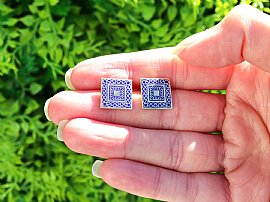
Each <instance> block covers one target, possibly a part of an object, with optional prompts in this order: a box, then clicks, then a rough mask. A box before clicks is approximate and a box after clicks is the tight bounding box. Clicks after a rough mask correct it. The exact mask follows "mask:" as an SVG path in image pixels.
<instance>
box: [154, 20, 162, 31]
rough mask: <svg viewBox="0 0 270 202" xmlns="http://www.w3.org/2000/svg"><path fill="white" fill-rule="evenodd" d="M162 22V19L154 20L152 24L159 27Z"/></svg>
mask: <svg viewBox="0 0 270 202" xmlns="http://www.w3.org/2000/svg"><path fill="white" fill-rule="evenodd" d="M161 24H162V19H157V20H153V21H152V23H151V25H152V27H153V28H155V29H158V28H159V27H160V26H161Z"/></svg>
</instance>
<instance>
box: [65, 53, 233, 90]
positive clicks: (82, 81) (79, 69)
mask: <svg viewBox="0 0 270 202" xmlns="http://www.w3.org/2000/svg"><path fill="white" fill-rule="evenodd" d="M171 50H172V48H163V49H154V50H148V51H141V52H135V53H124V54H116V55H108V56H102V57H97V58H93V59H89V60H86V61H83V62H81V63H79V64H78V65H76V67H75V68H73V69H70V70H69V71H68V72H67V74H66V83H67V84H68V85H69V86H71V88H73V89H77V90H93V89H100V79H101V78H123V79H132V80H133V84H134V87H135V88H139V85H140V78H143V77H153V78H156V77H159V78H169V79H170V81H171V85H172V88H182V89H191V90H194V89H196V90H197V89H225V88H226V87H227V84H228V81H229V80H230V75H231V72H232V69H233V68H232V67H227V68H224V69H214V70H213V69H212V68H201V67H191V66H188V65H187V64H186V63H184V62H182V61H181V60H180V59H179V58H178V57H177V56H176V55H175V54H172V53H171Z"/></svg>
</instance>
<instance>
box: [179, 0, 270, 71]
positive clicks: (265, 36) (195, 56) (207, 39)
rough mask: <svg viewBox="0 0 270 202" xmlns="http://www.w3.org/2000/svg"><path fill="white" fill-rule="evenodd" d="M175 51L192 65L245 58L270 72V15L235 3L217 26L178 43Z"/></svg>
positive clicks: (221, 63)
mask: <svg viewBox="0 0 270 202" xmlns="http://www.w3.org/2000/svg"><path fill="white" fill-rule="evenodd" d="M175 52H176V54H177V55H178V56H179V58H180V59H182V60H183V61H185V62H187V63H188V64H190V65H192V66H201V67H225V66H228V65H234V64H239V63H241V62H243V61H244V60H246V61H248V62H249V63H251V64H253V65H256V66H257V67H259V68H261V69H263V70H265V71H268V72H270V59H269V58H270V16H269V15H267V14H264V13H263V12H261V11H259V10H257V9H255V8H253V7H252V6H247V5H239V6H236V7H235V8H234V9H232V10H231V11H230V12H229V14H228V15H227V16H226V17H225V18H224V19H223V20H222V21H221V22H220V23H219V24H217V25H216V26H214V27H212V28H211V29H208V30H206V31H204V32H201V33H198V34H195V35H193V36H191V37H189V38H187V39H185V40H184V41H182V42H181V43H179V44H178V45H177V46H176V47H175Z"/></svg>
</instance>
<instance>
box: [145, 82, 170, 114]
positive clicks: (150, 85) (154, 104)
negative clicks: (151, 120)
mask: <svg viewBox="0 0 270 202" xmlns="http://www.w3.org/2000/svg"><path fill="white" fill-rule="evenodd" d="M141 93H142V108H143V109H172V93H171V86H170V81H169V79H163V78H162V79H161V78H141Z"/></svg>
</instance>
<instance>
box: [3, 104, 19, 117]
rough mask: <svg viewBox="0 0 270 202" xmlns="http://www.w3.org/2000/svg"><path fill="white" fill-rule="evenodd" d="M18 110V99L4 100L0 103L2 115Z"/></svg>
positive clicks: (9, 114) (10, 114) (8, 114)
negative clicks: (13, 100)
mask: <svg viewBox="0 0 270 202" xmlns="http://www.w3.org/2000/svg"><path fill="white" fill-rule="evenodd" d="M18 111H19V102H18V101H15V102H12V101H9V100H7V101H6V102H4V103H1V105H0V115H2V116H12V115H13V114H15V113H17V112H18Z"/></svg>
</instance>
